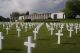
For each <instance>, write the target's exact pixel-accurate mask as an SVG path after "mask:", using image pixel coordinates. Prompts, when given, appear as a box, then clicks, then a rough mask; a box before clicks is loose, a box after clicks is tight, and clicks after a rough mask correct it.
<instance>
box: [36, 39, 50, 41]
mask: <svg viewBox="0 0 80 53" xmlns="http://www.w3.org/2000/svg"><path fill="white" fill-rule="evenodd" d="M38 40H42V41H43V40H44V41H49V40H50V39H38Z"/></svg>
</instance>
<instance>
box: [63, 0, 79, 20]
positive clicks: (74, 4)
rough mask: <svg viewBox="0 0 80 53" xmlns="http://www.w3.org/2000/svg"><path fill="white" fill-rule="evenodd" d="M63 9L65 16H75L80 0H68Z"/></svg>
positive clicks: (77, 12) (77, 13)
mask: <svg viewBox="0 0 80 53" xmlns="http://www.w3.org/2000/svg"><path fill="white" fill-rule="evenodd" d="M64 11H65V15H66V17H67V18H75V17H76V15H80V0H68V1H67V3H66V6H65V10H64Z"/></svg>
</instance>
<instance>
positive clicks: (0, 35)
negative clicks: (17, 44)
mask: <svg viewBox="0 0 80 53" xmlns="http://www.w3.org/2000/svg"><path fill="white" fill-rule="evenodd" d="M2 39H3V36H2V32H0V50H2Z"/></svg>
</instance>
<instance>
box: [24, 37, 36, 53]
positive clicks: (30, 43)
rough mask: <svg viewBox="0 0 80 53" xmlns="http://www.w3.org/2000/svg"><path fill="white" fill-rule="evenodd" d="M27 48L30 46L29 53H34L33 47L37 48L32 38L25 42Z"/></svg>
mask: <svg viewBox="0 0 80 53" xmlns="http://www.w3.org/2000/svg"><path fill="white" fill-rule="evenodd" d="M24 45H25V46H28V53H32V50H31V47H33V48H35V43H32V40H31V36H29V37H28V42H24Z"/></svg>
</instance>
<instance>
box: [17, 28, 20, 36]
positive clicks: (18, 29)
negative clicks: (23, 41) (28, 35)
mask: <svg viewBox="0 0 80 53" xmlns="http://www.w3.org/2000/svg"><path fill="white" fill-rule="evenodd" d="M20 31H21V29H20V28H19V27H18V28H17V32H18V37H20Z"/></svg>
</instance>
